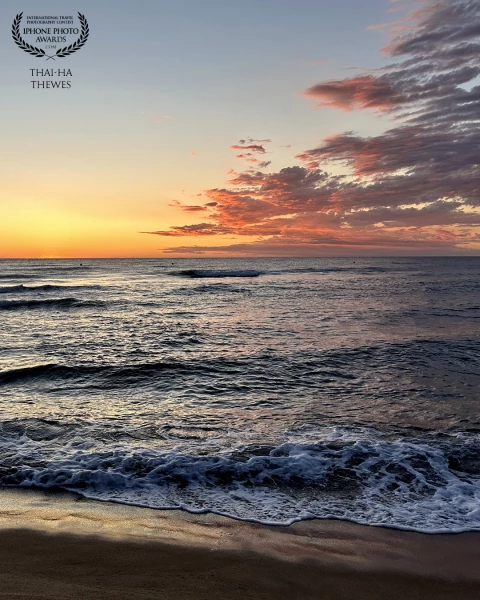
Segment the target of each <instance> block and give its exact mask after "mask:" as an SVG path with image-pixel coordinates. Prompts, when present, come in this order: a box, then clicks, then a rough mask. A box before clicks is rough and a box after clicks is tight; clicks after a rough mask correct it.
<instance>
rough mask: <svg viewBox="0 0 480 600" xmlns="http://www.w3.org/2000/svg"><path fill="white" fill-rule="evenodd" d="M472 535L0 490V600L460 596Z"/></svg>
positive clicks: (471, 558)
mask: <svg viewBox="0 0 480 600" xmlns="http://www.w3.org/2000/svg"><path fill="white" fill-rule="evenodd" d="M479 566H480V533H464V534H454V535H424V534H418V533H410V532H401V531H396V530H391V529H383V528H376V527H365V526H360V525H355V524H351V523H346V522H341V521H308V522H305V521H304V522H302V523H297V524H295V525H293V526H290V527H266V526H262V525H257V524H252V523H244V522H241V521H235V520H232V519H228V518H224V517H218V516H215V515H191V514H187V513H182V512H179V511H154V510H150V509H141V508H136V507H127V506H122V505H115V504H110V503H100V502H90V501H86V500H83V499H81V498H79V497H77V496H74V495H68V494H54V495H51V494H49V495H46V494H42V493H37V492H23V491H18V490H15V491H8V490H0V598H12V599H13V598H22V599H27V598H32V599H33V598H35V599H46V598H62V599H73V598H75V599H83V598H85V599H94V598H95V599H99V600H100V599H108V600H110V599H112V600H113V599H114V598H118V599H122V600H123V599H127V598H128V599H133V600H135V599H137V598H138V599H141V598H145V599H147V598H148V599H150V598H158V599H165V600H170V599H172V600H173V599H175V600H183V599H185V600H186V599H192V600H193V599H199V600H202V599H207V598H208V599H209V600H215V599H217V598H218V599H222V600H233V599H235V600H236V599H239V600H240V599H250V598H251V599H259V600H264V599H265V600H273V599H276V598H278V599H285V600H286V599H299V600H304V599H305V600H309V599H322V600H350V599H352V600H353V599H356V600H364V599H365V600H377V599H378V600H380V599H382V600H384V599H392V600H395V599H397V598H398V599H402V600H407V599H408V600H410V599H416V598H419V599H420V598H422V599H424V600H429V599H432V600H433V599H436V600H443V599H450V598H451V599H454V598H455V599H456V600H470V599H472V600H473V598H475V599H477V598H479V597H480V568H479Z"/></svg>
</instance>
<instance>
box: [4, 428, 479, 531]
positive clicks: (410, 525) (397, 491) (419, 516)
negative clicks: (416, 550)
mask: <svg viewBox="0 0 480 600" xmlns="http://www.w3.org/2000/svg"><path fill="white" fill-rule="evenodd" d="M27 425H28V427H27ZM27 425H25V424H21V423H20V424H18V423H16V424H15V423H13V425H12V422H10V424H8V423H7V427H5V426H4V427H3V428H2V427H0V456H2V457H3V458H2V459H1V463H0V484H1V485H6V486H22V487H34V488H43V489H49V488H63V489H65V490H69V491H75V492H79V493H81V494H83V495H84V496H86V497H89V498H95V499H99V500H106V501H114V502H121V503H125V504H136V505H140V506H147V507H151V508H163V509H166V508H181V509H184V510H188V511H191V512H216V513H219V514H224V515H227V516H230V517H234V518H238V519H246V520H252V521H258V522H262V523H267V524H283V525H286V524H290V523H293V522H294V521H298V520H302V519H311V518H336V519H345V520H350V521H356V522H358V523H363V524H368V525H379V526H390V527H397V528H401V529H407V530H414V531H423V532H428V533H440V532H458V531H467V530H480V509H479V503H480V462H479V461H478V452H479V450H480V436H478V435H477V436H475V435H472V434H458V435H457V436H451V437H450V438H449V439H447V440H445V439H443V440H440V441H439V440H438V439H433V438H432V439H427V438H426V439H421V438H415V439H414V438H403V439H395V440H388V439H382V437H381V435H376V434H375V432H373V431H370V432H369V433H366V432H358V431H353V430H348V429H346V428H344V429H343V430H342V429H340V430H339V429H338V428H337V429H336V430H334V431H331V432H330V434H329V435H327V436H325V435H323V436H319V439H318V440H317V441H313V440H311V441H309V442H292V441H289V442H286V443H283V444H280V445H277V446H273V447H272V446H254V447H252V446H240V447H238V448H236V449H235V450H229V451H223V452H218V453H216V454H201V455H197V454H188V453H182V452H175V451H163V452H162V450H161V449H159V448H138V447H134V448H128V447H126V445H125V443H123V444H122V445H120V444H117V443H114V444H103V445H102V444H100V443H99V442H98V436H97V439H93V438H92V437H90V438H89V437H88V434H87V433H86V431H85V430H84V429H82V428H77V429H75V428H74V427H72V426H69V427H66V426H61V425H59V424H55V423H52V422H45V421H44V422H42V423H40V424H38V425H35V423H33V424H32V423H30V424H27ZM32 432H33V434H32ZM55 436H57V441H58V443H55Z"/></svg>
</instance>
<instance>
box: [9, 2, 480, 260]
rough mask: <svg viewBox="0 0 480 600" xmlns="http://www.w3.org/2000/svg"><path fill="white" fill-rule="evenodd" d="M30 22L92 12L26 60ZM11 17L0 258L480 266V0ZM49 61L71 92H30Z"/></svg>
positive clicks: (209, 5)
mask: <svg viewBox="0 0 480 600" xmlns="http://www.w3.org/2000/svg"><path fill="white" fill-rule="evenodd" d="M22 11H23V14H24V15H27V14H35V15H38V14H44V15H46V14H61V15H66V14H72V15H77V13H78V12H80V13H81V14H84V15H85V17H86V19H87V21H88V24H89V28H90V36H89V39H88V40H87V42H86V44H85V46H84V47H83V48H82V49H81V50H79V51H78V52H75V53H74V54H72V55H71V56H69V57H66V58H61V59H56V61H46V60H45V58H36V57H33V56H30V55H29V54H28V53H26V52H24V51H22V50H21V49H20V48H19V47H17V45H15V43H14V41H13V39H12V36H11V32H10V30H11V24H12V23H13V20H14V18H15V16H16V15H17V14H18V13H19V12H22ZM0 18H1V22H2V23H3V25H2V29H1V35H0V52H1V55H2V61H1V66H0V70H1V81H2V94H1V96H0V131H1V144H0V154H1V156H0V158H1V160H0V257H3V258H11V257H19V258H27V257H38V258H69V257H182V256H186V257H187V256H198V257H202V256H205V257H210V256H222V257H223V256H341V255H356V256H361V255H366V256H370V255H401V254H406V255H455V254H467V255H470V254H477V255H478V254H480V229H479V226H480V212H479V206H480V167H479V162H480V161H479V156H480V120H479V119H480V4H479V3H478V0H425V1H423V0H363V1H362V2H359V0H243V1H242V2H241V3H234V2H225V0H177V1H176V2H172V1H168V2H167V1H162V0H155V1H151V0H141V1H140V2H137V3H132V2H127V1H125V0H117V1H116V2H115V3H109V5H107V3H105V2H99V1H98V0H95V1H92V0H84V1H82V2H78V3H72V2H66V1H65V0H62V1H61V2H54V1H50V2H48V3H45V4H44V3H43V2H42V3H39V2H38V0H35V1H34V2H33V1H31V0H30V1H26V0H25V1H24V2H16V1H13V0H3V2H2V4H1V6H0ZM75 39H76V36H73V38H72V39H71V40H70V42H69V43H71V41H74V40H75ZM33 40H34V38H28V40H27V41H28V42H29V43H33ZM52 63H55V66H54V67H52ZM41 68H42V69H45V68H62V69H70V70H71V73H72V75H71V76H68V77H66V78H65V79H68V80H69V81H71V88H69V89H33V87H32V83H31V82H32V80H39V79H42V80H46V79H48V77H44V78H42V77H37V76H32V75H31V72H30V69H41ZM51 79H52V80H53V79H55V77H54V78H51Z"/></svg>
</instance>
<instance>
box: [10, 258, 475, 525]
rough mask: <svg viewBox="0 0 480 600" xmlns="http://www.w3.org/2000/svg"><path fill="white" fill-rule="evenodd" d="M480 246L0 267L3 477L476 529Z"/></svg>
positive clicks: (122, 498)
mask: <svg viewBox="0 0 480 600" xmlns="http://www.w3.org/2000/svg"><path fill="white" fill-rule="evenodd" d="M479 376H480V258H475V257H455V258H453V257H451V258H442V257H431V258H427V257H418V258H403V257H395V258H316V259H285V258H281V259H280V258H279V259H192V260H190V259H145V260H88V259H84V260H12V261H8V260H4V261H0V485H3V486H20V487H33V488H42V489H58V488H61V489H66V490H72V491H75V492H78V493H80V494H83V495H84V496H86V497H89V498H96V499H100V500H105V501H112V502H121V503H125V504H136V505H140V506H148V507H153V508H183V509H185V510H188V511H192V512H206V511H213V512H216V513H220V514H224V515H229V516H232V517H235V518H240V519H249V520H255V521H259V522H262V523H276V524H277V523H278V524H289V523H292V522H294V521H297V520H301V519H308V518H338V519H348V520H351V521H356V522H358V523H365V524H370V525H385V526H391V527H398V528H403V529H409V530H416V531H426V532H431V533H434V532H453V531H466V530H480V453H479V451H480V415H479V412H480V411H479V396H480V392H479V381H480V378H479Z"/></svg>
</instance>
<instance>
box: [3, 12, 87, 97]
mask: <svg viewBox="0 0 480 600" xmlns="http://www.w3.org/2000/svg"><path fill="white" fill-rule="evenodd" d="M89 34H90V29H89V27H88V22H87V19H86V18H85V15H82V14H81V13H78V15H77V19H74V18H73V17H71V16H53V17H52V16H27V17H25V19H24V18H23V12H21V13H19V14H18V15H17V16H16V17H15V19H14V20H13V25H12V37H13V41H14V42H15V44H17V46H18V47H19V48H20V49H21V50H23V51H24V52H26V53H27V54H30V56H34V57H35V58H44V59H45V60H46V61H49V60H52V61H55V60H56V59H57V58H65V57H66V56H70V55H71V54H73V53H74V52H77V51H78V50H80V49H81V48H83V46H85V44H86V42H87V40H88V36H89ZM46 67H47V68H44V69H29V70H30V75H31V77H36V78H37V79H32V80H31V83H32V87H33V89H70V88H71V87H72V82H71V80H70V79H63V78H64V77H72V71H71V70H70V69H55V68H53V67H51V68H48V65H46Z"/></svg>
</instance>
